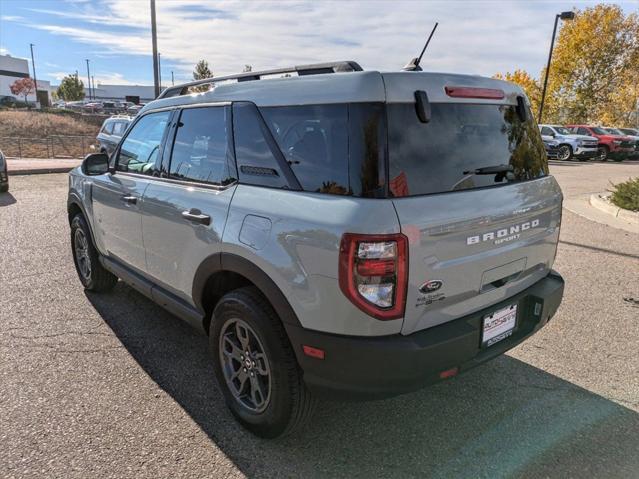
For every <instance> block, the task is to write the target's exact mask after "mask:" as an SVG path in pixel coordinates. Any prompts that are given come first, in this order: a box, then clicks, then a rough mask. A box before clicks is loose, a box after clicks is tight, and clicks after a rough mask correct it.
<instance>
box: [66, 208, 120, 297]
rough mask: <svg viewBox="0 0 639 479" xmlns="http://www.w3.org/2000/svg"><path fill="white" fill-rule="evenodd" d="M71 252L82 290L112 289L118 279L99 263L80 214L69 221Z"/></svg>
mask: <svg viewBox="0 0 639 479" xmlns="http://www.w3.org/2000/svg"><path fill="white" fill-rule="evenodd" d="M71 251H72V253H73V262H74V264H75V269H76V271H77V272H78V277H79V278H80V282H81V283H82V286H84V289H86V290H88V291H95V292H98V293H101V292H106V291H109V290H111V289H113V287H114V286H115V284H116V283H117V282H118V278H117V276H115V275H113V274H112V273H110V272H109V271H107V270H106V269H104V267H103V266H102V264H101V263H100V255H99V253H98V251H97V250H96V249H95V246H94V245H93V240H92V238H91V231H90V230H89V227H88V225H87V223H86V220H85V219H84V216H82V214H81V213H78V214H77V215H75V216H74V217H73V219H72V220H71Z"/></svg>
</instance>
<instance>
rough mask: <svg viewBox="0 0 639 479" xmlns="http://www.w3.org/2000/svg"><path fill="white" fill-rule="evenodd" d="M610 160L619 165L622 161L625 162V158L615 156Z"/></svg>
mask: <svg viewBox="0 0 639 479" xmlns="http://www.w3.org/2000/svg"><path fill="white" fill-rule="evenodd" d="M612 160H613V161H616V162H617V163H621V162H622V161H623V160H625V158H624V157H623V156H615V157H613V159H612Z"/></svg>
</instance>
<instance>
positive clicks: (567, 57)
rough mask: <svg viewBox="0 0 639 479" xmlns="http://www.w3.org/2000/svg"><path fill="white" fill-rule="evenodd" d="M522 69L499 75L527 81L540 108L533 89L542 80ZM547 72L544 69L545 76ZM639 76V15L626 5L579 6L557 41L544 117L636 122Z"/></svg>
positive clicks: (556, 120) (521, 82)
mask: <svg viewBox="0 0 639 479" xmlns="http://www.w3.org/2000/svg"><path fill="white" fill-rule="evenodd" d="M517 72H518V71H515V73H513V74H508V73H507V74H505V75H500V74H498V75H496V77H498V78H503V79H506V80H509V81H513V82H515V83H517V84H519V85H521V86H522V87H523V88H524V90H526V93H527V94H528V96H529V97H530V98H531V103H533V111H534V112H535V113H537V111H538V102H535V100H533V98H534V95H532V94H531V91H535V90H536V91H540V88H539V84H540V80H535V79H534V78H532V77H531V76H530V75H529V74H528V73H526V72H523V71H520V74H517ZM545 73H546V71H545V68H544V69H542V71H541V72H540V75H539V79H543V78H544V75H545ZM509 75H510V77H509ZM529 78H530V79H531V80H533V83H534V84H536V85H537V86H536V87H533V85H532V83H530V82H529V81H528V79H529ZM638 78H639V14H637V13H630V14H628V15H624V13H623V10H622V9H621V8H620V7H618V6H616V5H608V4H606V5H603V4H600V5H595V6H593V7H589V8H585V9H584V10H575V19H574V20H572V21H569V22H564V23H563V24H562V27H561V30H560V31H559V33H558V36H557V41H556V42H555V47H554V49H553V57H552V63H551V65H550V74H549V76H548V88H547V90H546V100H545V104H544V118H543V120H544V122H546V123H550V122H552V123H582V122H583V123H601V124H607V125H627V124H630V123H631V119H632V118H633V117H634V115H636V113H635V112H636V110H637V107H638V104H637V102H638V101H639V91H638V90H639V87H638V86H637V79H638ZM539 97H541V94H539Z"/></svg>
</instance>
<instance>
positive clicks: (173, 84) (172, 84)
mask: <svg viewBox="0 0 639 479" xmlns="http://www.w3.org/2000/svg"><path fill="white" fill-rule="evenodd" d="M171 86H175V77H174V76H173V70H171Z"/></svg>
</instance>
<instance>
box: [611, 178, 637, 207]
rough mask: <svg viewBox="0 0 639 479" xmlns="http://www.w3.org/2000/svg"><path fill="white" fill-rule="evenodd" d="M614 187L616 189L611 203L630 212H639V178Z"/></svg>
mask: <svg viewBox="0 0 639 479" xmlns="http://www.w3.org/2000/svg"><path fill="white" fill-rule="evenodd" d="M612 186H613V188H614V189H613V190H612V196H611V197H610V201H612V203H613V204H614V205H615V206H618V207H619V208H623V209H626V210H630V211H639V177H637V178H635V179H634V180H633V179H632V178H630V179H629V180H628V181H624V182H623V183H619V184H616V185H612Z"/></svg>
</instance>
